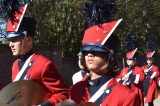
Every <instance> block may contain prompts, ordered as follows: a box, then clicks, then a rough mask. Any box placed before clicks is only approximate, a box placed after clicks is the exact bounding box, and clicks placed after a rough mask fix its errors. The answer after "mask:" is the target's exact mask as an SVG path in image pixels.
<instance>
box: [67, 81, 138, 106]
mask: <svg viewBox="0 0 160 106" xmlns="http://www.w3.org/2000/svg"><path fill="white" fill-rule="evenodd" d="M113 84H115V86H114V87H113V88H112V90H111V92H110V94H109V95H108V96H107V97H104V98H103V102H102V105H101V106H140V105H139V103H140V100H139V99H138V98H137V94H136V93H135V92H133V91H132V90H131V89H129V88H128V87H126V86H124V85H122V84H120V83H119V82H117V81H116V80H114V79H111V81H110V82H109V83H108V85H107V86H106V89H107V88H109V87H110V86H112V85H113ZM70 98H71V99H73V100H74V101H75V102H76V103H78V104H79V103H82V102H88V100H89V99H90V98H91V97H90V93H89V90H88V84H87V81H86V80H85V81H79V82H77V83H76V84H75V85H73V87H72V88H71V90H70Z"/></svg>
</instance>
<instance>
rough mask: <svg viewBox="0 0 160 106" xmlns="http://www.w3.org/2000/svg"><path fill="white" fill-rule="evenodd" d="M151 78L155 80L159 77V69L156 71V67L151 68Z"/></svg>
mask: <svg viewBox="0 0 160 106" xmlns="http://www.w3.org/2000/svg"><path fill="white" fill-rule="evenodd" d="M152 70H153V74H152V75H153V78H157V77H158V76H159V69H158V67H156V66H155V67H153V69H152ZM154 73H155V75H154Z"/></svg>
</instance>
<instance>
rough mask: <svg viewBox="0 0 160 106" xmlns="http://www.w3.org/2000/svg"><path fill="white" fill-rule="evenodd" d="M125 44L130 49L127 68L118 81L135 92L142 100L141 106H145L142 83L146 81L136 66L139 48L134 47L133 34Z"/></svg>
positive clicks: (126, 39) (127, 56)
mask: <svg viewBox="0 0 160 106" xmlns="http://www.w3.org/2000/svg"><path fill="white" fill-rule="evenodd" d="M125 43H126V47H127V49H128V52H127V53H126V60H127V67H124V68H123V69H122V70H121V72H120V74H119V75H118V76H117V81H119V82H121V83H122V84H124V85H126V86H127V87H129V88H131V89H132V90H134V91H135V92H136V93H137V94H138V95H139V98H140V99H141V104H140V105H139V106H143V105H144V100H143V93H142V87H141V84H142V81H143V80H144V73H143V70H142V68H141V67H139V66H136V57H137V56H136V55H137V53H136V52H137V48H136V47H135V45H134V40H133V37H132V34H131V33H128V34H127V35H126V36H125Z"/></svg>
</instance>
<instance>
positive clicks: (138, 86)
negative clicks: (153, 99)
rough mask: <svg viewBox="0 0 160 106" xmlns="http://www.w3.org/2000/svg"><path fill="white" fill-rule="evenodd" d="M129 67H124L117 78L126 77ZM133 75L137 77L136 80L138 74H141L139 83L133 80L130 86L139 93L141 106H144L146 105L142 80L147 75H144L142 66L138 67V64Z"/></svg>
mask: <svg viewBox="0 0 160 106" xmlns="http://www.w3.org/2000/svg"><path fill="white" fill-rule="evenodd" d="M128 69H129V68H128V67H126V68H123V69H122V70H121V72H120V75H118V76H117V79H122V78H123V77H124V75H125V74H126V73H127V72H128ZM132 75H133V76H134V77H135V79H134V81H135V80H136V76H137V75H140V77H139V79H138V80H137V81H138V83H134V82H132V83H131V84H130V88H131V89H132V90H134V91H135V92H136V93H137V94H138V95H139V98H140V99H141V105H140V106H143V105H144V102H143V101H144V100H143V92H142V86H141V85H142V82H143V80H144V78H145V75H144V72H143V70H142V68H141V67H138V66H135V67H134V69H133V73H132Z"/></svg>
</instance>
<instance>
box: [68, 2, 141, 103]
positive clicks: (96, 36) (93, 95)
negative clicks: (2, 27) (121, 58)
mask: <svg viewBox="0 0 160 106" xmlns="http://www.w3.org/2000/svg"><path fill="white" fill-rule="evenodd" d="M114 5H115V3H114V2H113V1H112V2H108V1H107V2H106V1H105V0H89V2H88V3H86V5H85V6H86V8H85V9H86V11H88V12H89V11H90V12H91V13H90V12H89V13H90V16H92V18H90V19H89V18H87V19H88V21H89V22H91V24H89V25H91V26H90V27H89V28H88V29H86V30H85V33H84V37H83V40H82V47H81V52H82V54H83V55H82V56H84V57H83V58H84V61H82V65H84V66H85V67H86V68H87V69H85V70H84V71H81V72H79V73H78V74H76V75H75V77H73V78H77V79H78V77H79V75H80V74H83V75H82V76H80V77H81V78H79V79H78V81H77V82H76V83H74V85H73V86H72V87H71V89H70V98H71V99H73V100H74V101H75V102H76V103H78V104H79V103H83V102H94V103H96V104H98V106H139V103H140V100H139V98H138V97H137V94H136V93H135V92H133V91H132V90H131V89H129V88H128V87H126V86H124V85H123V84H121V83H119V82H117V81H116V80H115V79H114V76H115V72H114V71H113V70H114V68H115V67H114V65H113V64H114V63H115V58H114V56H115V53H116V50H117V49H118V45H119V38H118V37H117V36H116V35H115V34H112V33H113V31H114V30H115V28H116V27H117V26H118V25H119V23H120V22H121V20H122V19H119V20H116V21H110V22H104V20H105V18H106V17H105V16H104V14H105V15H108V14H107V13H108V12H110V10H108V9H110V8H111V10H112V9H113V7H114ZM90 6H91V7H90ZM104 8H105V9H106V11H107V13H106V12H105V10H104ZM97 11H98V12H97ZM100 12H102V13H100ZM95 16H96V17H97V18H95ZM102 17H103V18H102ZM107 17H108V16H107ZM94 19H95V20H94ZM100 19H102V20H103V21H102V20H101V21H100ZM94 22H95V23H94ZM86 70H87V71H86ZM85 71H86V72H85ZM80 79H81V80H80Z"/></svg>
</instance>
